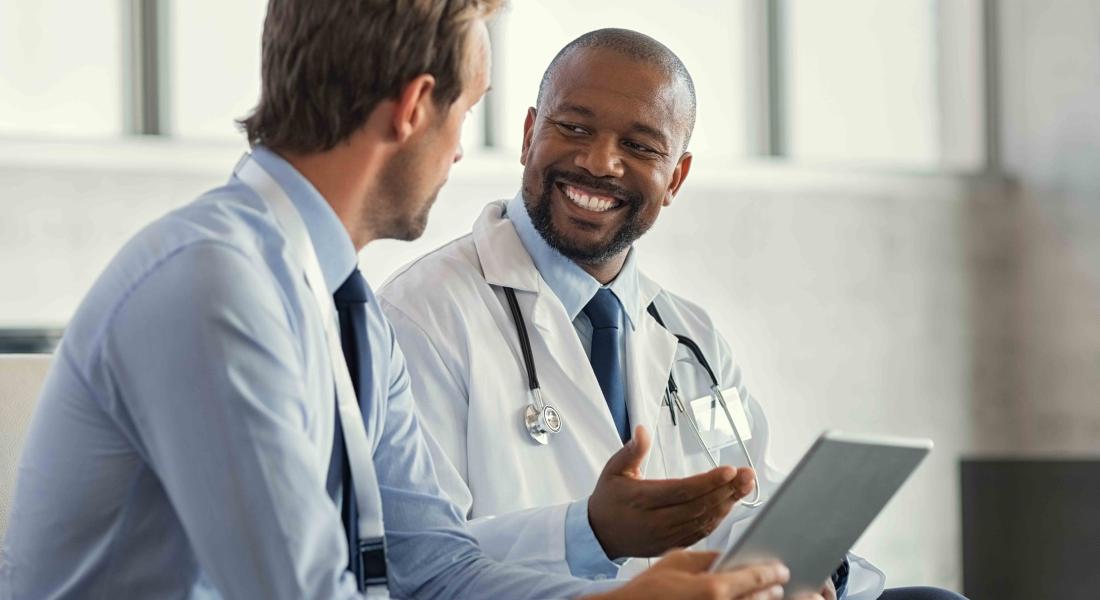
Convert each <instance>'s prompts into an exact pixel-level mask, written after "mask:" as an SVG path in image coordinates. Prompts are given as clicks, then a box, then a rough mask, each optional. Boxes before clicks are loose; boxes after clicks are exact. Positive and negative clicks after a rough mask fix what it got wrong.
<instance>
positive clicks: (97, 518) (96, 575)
mask: <svg viewBox="0 0 1100 600" xmlns="http://www.w3.org/2000/svg"><path fill="white" fill-rule="evenodd" d="M254 156H255V159H256V160H257V161H258V162H259V163H260V164H261V166H263V167H264V168H265V169H266V170H267V171H268V172H269V173H270V174H271V175H272V176H273V177H274V178H275V179H276V181H277V182H278V183H279V184H280V185H281V186H282V187H283V188H284V189H285V190H286V192H287V194H288V195H289V196H290V198H291V199H292V201H293V202H294V204H295V206H296V207H297V208H298V210H299V211H300V213H301V214H302V217H303V220H304V221H305V223H306V226H307V228H308V230H309V232H310V235H311V236H312V238H313V242H314V246H315V250H316V252H317V255H318V258H319V259H320V263H321V267H322V271H323V273H324V277H325V282H326V284H327V286H328V288H329V292H330V293H331V292H333V291H334V290H335V289H336V288H337V287H338V286H339V285H340V284H341V283H342V282H343V281H344V279H345V278H346V277H347V276H348V275H349V274H350V273H351V272H352V270H353V269H354V268H355V265H356V253H355V249H354V247H353V246H352V243H351V241H350V239H349V237H348V234H347V232H346V231H345V230H344V228H343V227H342V225H341V224H340V222H339V220H338V219H337V217H336V215H335V214H334V213H333V212H332V210H331V208H330V207H329V205H328V204H327V203H326V202H325V201H324V199H323V198H322V197H321V196H320V194H319V193H318V192H317V191H316V189H314V188H313V186H312V185H310V183H309V182H308V181H307V180H306V179H305V178H304V177H302V176H301V175H300V174H299V173H298V172H297V171H295V170H294V168H293V167H291V165H290V164H289V163H287V162H285V161H284V160H282V159H281V158H280V157H279V156H277V155H276V154H274V153H272V152H270V151H268V150H266V149H264V148H256V150H255V152H254ZM292 260H293V259H291V258H290V255H289V253H288V249H287V244H286V240H285V238H284V236H283V234H282V232H281V230H280V229H279V227H278V225H277V223H276V221H275V219H274V216H273V215H272V213H271V211H270V210H269V208H268V206H267V205H266V204H264V203H263V202H262V201H261V199H260V198H259V197H258V196H257V195H256V194H255V193H254V192H253V191H252V190H251V189H250V188H248V187H247V186H245V185H244V184H242V183H241V182H240V181H239V180H238V179H236V177H233V178H232V179H230V181H229V182H228V184H227V185H226V186H224V187H221V188H218V189H216V190H213V191H211V192H209V193H207V194H205V195H204V196H202V197H201V198H199V199H198V200H196V201H195V202H193V203H192V204H190V205H188V206H185V207H183V208H181V209H179V210H176V211H174V212H172V213H170V214H168V215H166V216H165V217H163V218H161V219H159V220H158V221H156V222H154V223H153V224H151V225H150V226H148V227H146V228H145V229H144V230H143V231H142V232H140V233H139V234H137V235H136V236H135V237H134V238H133V239H132V240H131V241H130V242H129V243H127V244H126V245H125V247H124V248H123V249H122V250H121V251H120V252H119V254H118V255H117V256H116V257H115V258H114V260H112V261H111V263H110V265H109V266H108V267H107V269H106V270H105V271H104V273H103V274H102V275H101V276H100V277H99V279H98V280H97V281H96V283H95V284H94V286H93V287H92V289H91V291H90V292H89V293H88V295H87V297H86V298H85V300H84V302H83V303H82V304H81V306H80V308H79V309H78V311H77V313H76V315H75V316H74V318H73V320H72V322H71V323H70V325H69V327H68V330H67V332H66V334H65V338H64V340H63V342H62V344H61V346H60V348H59V349H58V352H57V355H56V357H55V361H54V364H53V367H52V369H51V371H50V374H49V376H48V378H47V381H46V384H45V387H44V390H43V392H42V396H41V398H40V401H39V405H38V407H37V411H36V413H35V416H34V419H33V422H32V425H31V429H30V432H29V434H28V439H27V444H26V446H25V448H24V450H23V457H22V461H21V463H20V467H19V473H18V483H17V487H16V494H15V500H14V506H13V508H12V513H11V519H10V526H9V529H8V531H7V535H6V537H5V538H4V540H3V543H2V545H0V599H4V600H7V599H24V598H26V599H35V600H39V599H43V598H54V597H60V596H65V597H80V598H105V599H112V600H113V599H116V598H218V597H229V598H264V599H281V598H287V599H291V598H293V599H295V600H298V599H302V598H311V599H312V598H318V599H325V598H353V597H358V592H357V591H356V590H355V585H354V582H353V579H352V577H351V575H350V574H348V573H347V572H346V570H345V569H346V564H347V548H346V543H345V541H344V535H343V529H342V526H341V523H340V515H339V512H338V510H337V507H336V505H335V503H334V501H333V499H332V498H330V497H329V496H328V494H327V493H326V491H325V477H326V472H327V466H328V460H329V457H330V452H331V447H332V435H333V429H334V426H335V422H336V421H335V413H334V410H335V403H336V402H335V395H334V390H333V383H332V376H331V370H330V366H329V362H328V355H327V351H326V346H325V341H324V336H323V331H322V328H321V321H320V317H319V316H318V313H317V311H316V308H315V307H314V305H313V304H312V300H311V297H310V294H309V291H308V289H307V288H306V287H305V284H304V281H303V277H302V271H301V269H300V267H298V266H296V265H295V264H294V263H293V262H292ZM367 312H368V330H369V331H368V335H369V339H370V340H371V352H370V355H371V357H372V360H373V361H374V364H373V365H372V368H373V370H374V372H375V373H382V374H384V377H383V379H382V380H381V381H376V382H374V389H373V390H372V392H371V393H370V394H369V395H367V396H366V397H365V398H364V399H363V402H362V405H363V413H364V421H365V424H366V429H367V435H368V438H369V443H370V446H371V447H372V448H373V452H374V455H373V456H374V463H375V469H376V471H377V476H378V485H379V488H380V492H381V498H382V505H383V510H384V515H385V517H384V521H385V531H386V540H387V544H388V557H389V575H390V590H391V593H392V594H394V595H395V596H399V597H403V596H416V597H418V598H505V597H507V598H519V597H528V598H551V597H572V596H576V595H578V594H580V593H585V592H594V591H600V590H601V589H606V587H607V586H600V585H597V584H592V583H591V582H586V581H582V580H578V579H573V578H570V577H566V576H561V575H552V574H547V573H539V572H535V571H530V570H526V569H523V568H519V567H510V566H508V565H502V564H499V563H496V562H493V561H491V560H489V559H488V558H486V557H485V556H484V555H483V554H482V553H481V552H480V550H479V549H478V547H477V545H476V542H475V541H474V539H473V538H472V537H471V536H470V534H468V533H467V531H466V529H465V526H464V524H463V518H462V515H461V514H459V512H458V510H457V509H456V508H455V506H454V505H453V504H451V503H450V502H449V501H448V500H446V499H445V498H446V496H445V495H444V494H443V492H442V490H441V489H440V488H439V485H438V484H437V483H436V477H435V472H434V470H433V467H432V463H431V460H430V458H429V453H428V449H427V447H426V445H425V441H424V439H423V437H422V434H421V430H420V427H419V425H418V423H417V421H416V418H415V416H414V410H413V398H412V396H411V392H410V388H409V379H408V373H407V371H406V369H405V360H404V357H403V355H402V354H401V351H400V348H398V347H397V345H396V342H395V341H394V336H393V332H392V329H391V328H390V325H389V323H388V322H387V321H386V319H385V318H384V317H383V315H382V312H381V311H380V310H379V307H378V303H377V302H374V301H371V302H370V303H368V305H367Z"/></svg>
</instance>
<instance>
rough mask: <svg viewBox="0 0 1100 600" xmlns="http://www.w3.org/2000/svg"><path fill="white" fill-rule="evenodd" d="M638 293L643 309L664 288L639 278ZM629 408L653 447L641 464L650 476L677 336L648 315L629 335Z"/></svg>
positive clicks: (639, 276)
mask: <svg viewBox="0 0 1100 600" xmlns="http://www.w3.org/2000/svg"><path fill="white" fill-rule="evenodd" d="M638 287H639V293H640V294H641V296H642V300H643V302H642V306H646V307H648V306H649V304H650V302H652V301H653V299H654V298H655V297H656V296H657V294H658V293H660V291H661V288H660V287H659V286H658V285H657V284H656V283H654V282H653V281H651V280H650V279H649V278H648V277H645V276H644V275H642V274H641V273H639V274H638ZM626 342H627V344H626V347H627V350H626V352H627V368H626V371H627V408H628V410H629V411H630V425H631V426H632V427H634V426H637V425H645V427H646V429H647V430H649V434H650V438H651V439H654V447H653V448H651V449H650V452H649V454H647V455H646V458H645V461H644V462H643V463H642V474H643V475H644V474H645V473H646V472H647V469H648V466H649V460H650V457H651V456H653V453H654V452H657V451H658V449H657V448H656V447H655V446H656V441H655V440H656V435H657V417H658V416H659V415H660V412H659V411H660V409H661V406H662V402H663V401H664V391H665V386H666V385H667V384H668V374H669V373H670V372H671V371H672V362H673V360H674V359H675V358H676V336H674V335H672V334H671V333H669V332H668V331H666V330H665V328H664V327H661V325H660V324H659V323H657V320H656V319H654V318H653V317H652V316H650V314H649V313H648V312H646V311H644V310H643V311H642V313H641V314H640V315H638V319H637V322H636V323H635V326H634V329H633V331H630V332H628V334H627V340H626Z"/></svg>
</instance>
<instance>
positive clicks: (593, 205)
mask: <svg viewBox="0 0 1100 600" xmlns="http://www.w3.org/2000/svg"><path fill="white" fill-rule="evenodd" d="M558 189H560V190H561V191H562V193H563V194H565V197H566V198H568V199H569V201H570V202H572V203H573V204H574V205H576V206H578V207H580V208H583V209H585V210H587V211H590V212H595V213H602V212H607V211H609V210H611V209H613V208H618V207H620V206H622V204H623V201H622V200H620V199H618V198H615V197H614V196H609V195H607V194H601V193H599V192H595V191H593V190H589V189H585V188H582V187H577V186H575V185H570V184H568V183H560V182H559V183H558Z"/></svg>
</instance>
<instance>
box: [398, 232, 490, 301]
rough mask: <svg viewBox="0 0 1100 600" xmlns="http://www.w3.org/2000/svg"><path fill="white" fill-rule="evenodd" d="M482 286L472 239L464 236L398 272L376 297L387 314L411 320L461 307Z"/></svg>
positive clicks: (482, 280)
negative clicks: (410, 318) (395, 313)
mask: <svg viewBox="0 0 1100 600" xmlns="http://www.w3.org/2000/svg"><path fill="white" fill-rule="evenodd" d="M485 285H486V284H485V278H484V276H483V274H482V271H481V264H480V262H479V260H478V256H477V249H476V248H475V246H474V241H473V236H472V235H470V234H467V235H464V236H462V237H460V238H458V239H456V240H453V241H451V242H449V243H447V244H444V245H443V246H440V247H439V248H437V249H435V250H433V251H431V252H429V253H427V254H425V255H423V256H421V257H420V258H417V259H416V260H414V261H412V262H411V263H409V264H407V265H405V266H403V267H401V268H400V269H398V270H397V271H396V272H395V273H394V274H393V275H392V276H390V278H389V279H388V280H386V282H385V283H383V284H382V287H381V288H380V289H379V290H378V297H379V299H380V300H381V303H382V306H383V307H384V308H386V309H387V310H388V311H393V310H396V311H398V312H400V313H402V314H404V315H405V316H408V317H412V318H415V317H416V316H422V315H424V314H427V313H431V312H437V311H440V310H447V309H449V308H450V309H453V308H455V307H458V306H462V304H463V303H464V302H466V301H468V299H469V298H470V296H471V295H477V294H479V293H480V292H479V290H480V288H483V287H485ZM417 320H419V319H417Z"/></svg>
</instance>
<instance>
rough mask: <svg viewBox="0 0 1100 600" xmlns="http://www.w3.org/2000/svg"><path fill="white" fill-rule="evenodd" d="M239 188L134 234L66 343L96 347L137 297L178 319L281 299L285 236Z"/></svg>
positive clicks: (107, 270)
mask: <svg viewBox="0 0 1100 600" xmlns="http://www.w3.org/2000/svg"><path fill="white" fill-rule="evenodd" d="M241 188H242V186H225V187H222V188H218V189H215V190H212V191H210V192H208V193H206V194H204V195H203V196H201V197H199V198H198V199H197V200H195V201H194V202H192V203H190V204H188V205H186V206H183V207H181V208H179V209H177V210H175V211H172V212H170V213H168V214H166V215H165V216H163V217H161V218H160V219H157V220H156V221H154V222H152V223H150V224H149V225H148V226H146V227H145V228H144V229H142V230H141V231H139V232H138V233H137V234H136V235H135V236H134V237H133V238H131V239H130V240H129V241H128V242H127V243H126V244H125V245H124V246H123V247H122V249H121V250H119V252H118V254H116V255H115V257H114V258H113V259H112V260H111V261H110V263H109V264H108V265H107V267H106V268H105V269H104V271H103V272H102V273H101V274H100V276H99V277H98V278H97V279H96V281H95V283H94V284H93V285H92V287H91V289H90V290H89V292H88V294H87V295H86V296H85V299H84V301H83V302H82V303H81V305H80V307H79V308H78V310H77V312H76V314H75V315H74V317H73V320H72V322H71V324H70V327H69V330H68V331H67V333H66V338H67V343H69V344H70V345H79V344H80V343H81V342H83V344H84V345H86V346H94V345H95V343H96V339H97V338H99V337H101V336H102V335H103V334H104V333H105V332H106V331H107V330H108V329H109V327H110V326H111V323H112V320H113V319H115V318H116V317H117V315H118V314H119V312H120V311H121V309H122V308H123V307H124V306H125V305H127V304H131V303H133V302H134V301H135V299H142V300H148V299H154V300H155V301H156V302H159V303H160V305H161V306H162V307H163V311H164V314H165V315H176V316H178V317H179V318H184V317H195V316H197V314H198V313H200V312H201V311H203V310H214V309H215V308H216V307H218V306H222V307H224V306H225V305H226V304H227V303H234V304H242V305H248V304H262V303H265V302H268V303H270V302H274V303H278V304H281V298H282V297H283V296H284V295H283V293H282V292H281V291H280V290H279V289H278V288H279V285H278V282H279V276H278V275H279V270H280V264H281V263H282V261H283V255H284V253H283V245H284V243H285V240H284V238H283V237H282V235H281V233H280V231H279V229H278V226H277V224H276V223H275V222H274V220H273V218H272V217H271V215H270V214H269V213H267V211H266V208H265V207H264V205H263V204H262V202H260V201H259V200H258V198H255V197H254V196H250V194H249V192H250V190H247V189H241ZM283 264H285V263H283ZM284 270H285V269H284Z"/></svg>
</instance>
